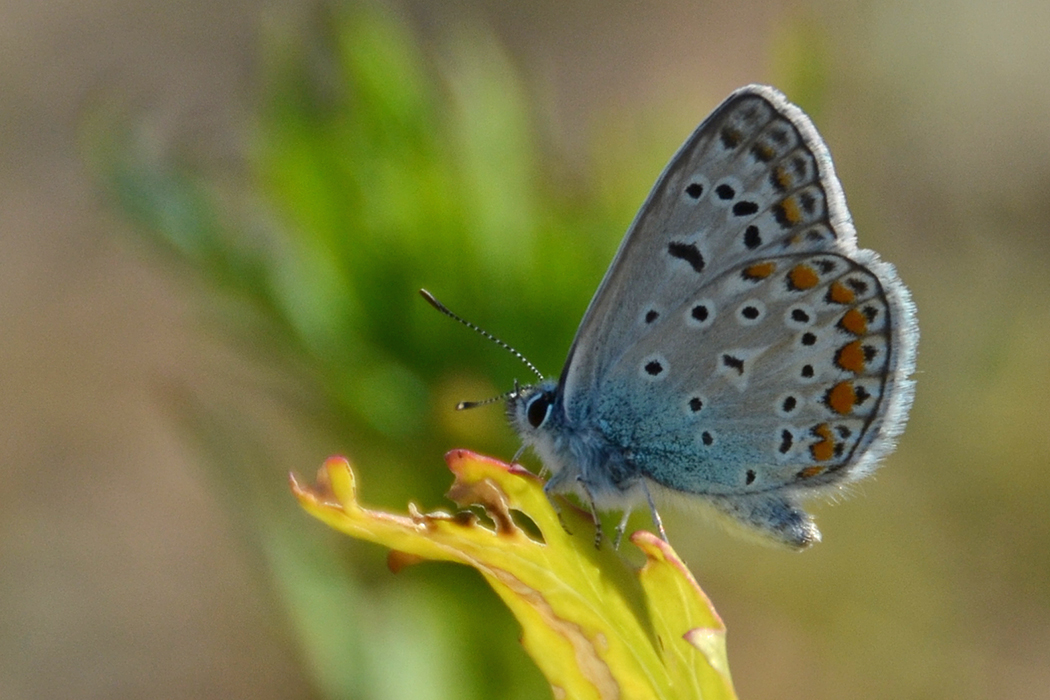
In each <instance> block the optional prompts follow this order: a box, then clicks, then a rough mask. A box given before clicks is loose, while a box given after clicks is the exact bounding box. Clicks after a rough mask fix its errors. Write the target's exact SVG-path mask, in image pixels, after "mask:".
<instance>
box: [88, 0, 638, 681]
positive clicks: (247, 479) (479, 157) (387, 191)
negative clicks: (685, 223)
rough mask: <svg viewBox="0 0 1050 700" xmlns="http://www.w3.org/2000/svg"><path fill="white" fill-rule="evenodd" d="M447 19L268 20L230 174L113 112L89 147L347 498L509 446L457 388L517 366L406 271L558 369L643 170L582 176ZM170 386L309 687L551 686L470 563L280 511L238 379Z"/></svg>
mask: <svg viewBox="0 0 1050 700" xmlns="http://www.w3.org/2000/svg"><path fill="white" fill-rule="evenodd" d="M457 31H458V33H456V34H453V35H450V36H446V37H444V38H443V39H442V40H441V41H439V42H436V46H432V47H430V48H428V49H423V48H421V43H420V42H419V41H418V40H417V38H416V37H415V36H413V34H412V33H411V32H410V31H409V30H408V29H407V28H406V26H405V25H404V24H403V23H402V22H401V21H399V20H397V19H395V18H394V17H392V16H391V15H390V14H388V13H386V12H384V11H381V10H378V9H376V8H373V7H370V6H359V5H353V4H347V5H323V6H322V7H321V9H320V10H319V11H318V13H317V15H316V16H315V17H314V21H313V22H312V24H311V25H310V26H309V27H307V28H305V29H304V28H303V27H298V28H295V29H288V28H286V27H280V26H276V25H270V27H269V32H268V34H267V36H266V38H265V42H264V43H265V46H264V70H263V73H264V76H265V78H264V81H263V85H262V89H261V94H260V103H259V105H258V111H257V114H256V118H255V122H254V126H253V130H252V133H251V136H250V139H249V142H250V146H249V147H248V148H247V149H246V153H245V159H244V168H245V169H244V170H243V171H240V170H238V171H236V172H234V173H230V172H229V171H228V170H226V171H222V170H221V169H220V171H219V172H211V171H210V170H209V168H208V167H207V166H206V164H203V163H202V162H201V161H200V159H199V158H195V157H192V156H186V155H185V154H183V155H180V154H179V151H178V149H175V152H174V153H172V152H171V150H170V149H157V148H156V147H155V145H154V144H151V143H149V140H148V139H144V138H143V137H142V135H141V134H140V133H138V132H137V131H136V129H134V128H130V129H127V130H125V131H124V132H122V134H123V135H122V136H117V137H115V136H114V135H113V130H112V129H110V130H109V131H108V132H105V133H106V134H107V136H105V137H104V138H99V139H97V142H96V143H95V144H94V146H95V147H94V148H93V154H94V155H95V156H96V161H95V166H96V167H97V168H98V170H99V171H100V172H101V173H103V176H104V178H105V181H106V183H107V188H108V190H109V192H110V193H111V194H112V196H113V198H114V199H115V200H116V202H117V204H118V205H119V207H120V208H121V209H123V211H125V212H126V213H127V214H128V215H129V216H130V217H131V218H132V219H133V220H134V221H135V222H136V224H137V227H136V229H137V231H139V232H141V233H142V234H143V236H144V237H145V239H146V240H148V241H149V242H150V243H152V244H154V245H155V247H156V248H157V249H158V250H160V251H162V252H163V254H164V255H165V257H166V259H168V260H169V261H170V262H174V263H176V265H177V266H178V267H180V268H182V269H183V270H184V271H190V272H191V273H192V275H193V276H196V277H197V278H198V279H200V280H202V281H204V282H205V283H206V285H207V289H209V290H210V291H209V292H207V293H206V295H204V296H203V298H202V299H203V301H204V302H206V304H205V305H206V312H207V313H206V316H207V317H208V318H210V319H211V322H212V327H213V329H214V330H216V331H219V332H220V333H221V334H223V335H225V336H227V337H229V338H230V339H233V340H235V341H236V344H237V346H238V347H240V348H241V349H242V350H243V351H244V352H245V354H246V356H249V357H253V358H255V359H256V360H259V361H260V362H261V364H262V365H264V366H267V367H270V368H276V369H277V370H278V371H279V372H282V373H286V374H287V376H289V377H291V378H292V381H293V383H294V384H295V387H296V389H295V390H293V391H290V392H286V393H284V394H282V393H281V391H275V390H274V387H273V386H272V385H271V384H268V383H267V382H266V381H260V386H258V387H256V390H260V389H261V390H262V391H264V392H265V391H271V392H273V393H276V394H278V395H279V396H282V397H283V398H284V399H285V400H286V401H287V403H286V406H287V408H288V409H289V410H291V411H294V412H298V413H299V415H298V419H300V420H303V421H306V422H308V423H312V424H313V426H314V427H313V428H312V429H313V430H315V431H316V430H320V431H321V433H323V434H325V435H328V436H329V437H327V438H325V444H331V445H335V446H336V449H339V450H342V451H345V452H346V453H347V454H348V455H350V456H351V458H352V459H354V460H355V462H357V463H359V464H360V465H361V468H360V471H361V479H362V482H363V487H364V499H365V500H366V502H370V503H378V504H382V505H389V506H397V507H399V508H400V507H403V504H404V502H405V501H406V500H408V499H420V500H422V501H423V502H424V504H425V505H427V506H432V505H440V504H441V503H442V499H441V493H442V492H443V490H444V489H445V488H447V486H448V482H449V476H448V472H447V471H446V470H445V469H444V468H443V466H442V464H441V459H440V458H441V455H442V453H443V452H444V451H445V450H446V449H449V448H451V447H454V446H469V447H471V448H473V449H479V450H483V451H489V452H492V453H494V454H500V455H503V456H506V457H509V456H510V455H511V454H512V453H513V450H514V449H515V447H516V439H514V438H513V437H512V435H511V431H510V430H509V429H507V428H506V427H505V424H504V419H503V415H502V410H501V408H500V407H499V405H494V406H491V407H489V408H485V409H478V410H476V411H472V412H470V413H469V415H463V414H454V411H453V406H454V405H455V402H456V401H458V400H462V399H477V398H485V397H487V396H489V395H493V394H495V393H499V392H501V391H504V390H506V389H508V388H510V387H511V386H512V382H513V380H514V379H515V378H520V379H522V380H531V379H532V377H531V376H529V374H530V373H529V372H528V370H527V369H526V368H525V367H523V366H522V365H520V364H518V362H517V360H516V359H514V358H513V357H511V356H509V355H508V354H507V353H505V352H503V351H502V350H500V349H498V348H496V347H495V346H493V345H491V344H490V343H488V342H487V341H484V340H483V339H481V338H478V337H475V336H472V335H471V334H470V333H469V332H467V331H465V330H464V329H463V328H462V327H460V326H458V325H457V324H455V323H453V322H451V321H450V320H449V319H447V318H444V317H443V316H441V315H439V314H437V313H435V312H434V311H433V309H431V308H430V307H429V306H427V304H425V303H424V302H423V301H422V300H421V299H420V298H419V296H418V294H417V289H418V288H420V287H423V286H425V287H427V288H429V289H430V290H432V291H433V292H434V293H435V294H436V295H437V296H438V297H439V298H440V299H442V300H443V301H444V302H445V303H447V304H448V305H449V306H451V307H452V308H453V309H457V310H459V311H460V312H461V313H463V314H464V315H467V316H469V317H470V318H471V319H473V320H474V321H476V322H477V323H478V324H479V325H481V326H483V327H486V328H488V329H491V330H492V331H493V332H496V333H498V334H499V335H501V336H503V337H505V339H506V340H507V341H508V342H511V343H513V344H515V345H519V346H521V349H522V351H523V352H525V353H526V354H527V355H529V356H530V357H531V358H532V360H533V361H534V362H535V363H536V364H537V365H538V366H539V367H541V368H544V370H545V371H547V372H548V373H551V374H553V373H556V372H557V371H558V370H559V369H560V367H561V364H562V362H563V361H564V356H565V353H566V352H567V350H568V345H569V342H570V341H571V338H572V335H573V332H574V329H575V326H576V323H577V322H578V320H579V318H580V317H581V315H582V313H583V311H584V309H585V307H586V304H587V302H588V300H589V298H590V295H591V294H592V293H593V290H594V289H595V288H596V286H597V283H598V281H599V280H600V278H601V275H602V274H603V272H604V269H605V267H606V266H607V264H608V262H609V260H610V259H611V257H612V254H613V252H614V251H615V247H616V245H617V244H618V242H619V239H620V237H621V235H622V232H623V230H624V229H625V226H626V224H627V222H628V221H629V220H630V217H631V216H632V215H633V211H634V209H635V208H636V207H637V205H638V204H639V203H640V201H641V197H642V196H643V194H644V192H645V188H646V187H648V184H649V183H651V181H652V179H653V177H654V176H655V174H656V172H657V171H656V170H655V167H654V170H653V171H652V172H650V173H646V172H644V170H642V171H641V172H633V171H632V172H630V173H628V174H627V175H626V176H625V177H622V178H616V177H606V178H604V179H602V180H601V181H600V182H597V181H596V182H593V183H592V182H588V183H581V182H580V181H579V180H577V179H575V178H574V177H573V176H572V175H571V173H568V172H566V171H558V170H557V169H556V168H555V167H554V166H553V165H552V164H551V163H547V162H545V161H544V160H543V159H542V158H541V157H540V156H538V155H537V154H538V153H540V152H541V150H542V148H541V140H542V139H541V136H540V135H541V134H542V133H543V131H542V128H539V126H538V122H539V120H538V118H537V114H536V113H535V112H534V110H533V109H532V107H531V103H530V100H529V97H528V92H527V90H526V88H525V87H524V84H523V80H522V78H521V77H520V76H519V75H518V74H517V72H516V71H515V69H514V67H513V66H512V65H511V63H510V61H509V60H508V58H507V56H506V55H505V54H504V53H503V52H502V51H501V49H500V47H499V46H498V45H497V44H496V43H495V42H494V41H493V40H492V39H491V38H490V37H489V35H487V34H486V33H485V32H484V31H483V30H481V29H478V28H474V29H463V28H460V29H459V30H457ZM114 139H116V140H115V141H114ZM158 151H159V154H158ZM654 163H655V161H654ZM656 167H658V166H656ZM211 170H215V168H211ZM487 378H499V379H498V381H500V385H499V386H494V385H492V384H491V383H490V381H489V380H488V379H487ZM172 398H173V401H172V403H173V404H174V408H175V410H176V411H177V412H178V413H179V415H180V416H182V418H183V419H184V420H185V421H186V422H187V423H188V425H189V426H190V427H191V428H192V430H193V432H194V433H195V434H196V435H197V436H198V437H199V438H201V444H202V446H203V447H204V448H205V449H206V454H207V455H208V457H209V462H210V464H211V465H212V467H213V469H214V477H215V483H217V484H220V485H222V486H223V487H224V491H223V493H224V494H225V496H226V498H227V501H228V503H229V504H230V505H231V507H232V508H234V512H235V513H236V519H237V520H238V522H239V523H240V524H241V526H242V528H243V530H244V534H245V536H246V540H247V541H249V542H250V543H252V544H253V545H254V549H255V551H257V553H258V554H259V563H260V566H261V568H262V569H263V570H265V571H266V572H268V574H269V576H270V577H271V579H272V590H273V591H274V592H275V600H276V601H277V602H278V603H279V604H280V605H281V606H282V607H283V608H284V609H285V610H287V613H288V615H287V620H288V627H289V630H290V632H291V634H292V635H293V636H294V637H295V639H296V640H297V644H298V645H299V647H300V648H301V649H302V650H303V659H304V663H305V664H306V665H307V667H308V669H309V673H310V674H311V676H312V677H314V678H316V679H317V688H318V691H319V692H320V693H321V695H322V696H324V697H329V698H344V697H354V698H399V697H413V698H441V697H457V698H471V697H477V698H491V697H501V698H514V697H521V698H526V697H544V696H546V695H548V694H549V692H550V691H549V689H548V688H547V687H546V685H545V683H544V682H543V680H542V677H541V676H540V675H539V674H538V673H537V672H536V671H535V669H533V668H532V667H531V664H530V663H529V661H528V660H527V657H526V656H525V654H524V653H523V652H522V651H521V650H520V648H518V647H517V645H516V643H515V639H516V636H517V634H518V632H517V630H516V625H515V624H514V623H513V620H512V619H511V618H510V616H509V615H508V614H507V613H506V611H504V610H502V609H501V608H500V606H499V604H498V603H497V601H496V599H495V597H494V596H492V595H491V593H489V592H488V591H484V592H483V588H484V587H483V584H482V583H481V581H480V580H479V579H477V578H475V577H473V576H468V575H466V574H464V573H460V572H452V571H443V570H438V571H436V572H435V571H431V572H429V573H425V574H418V575H417V574H414V573H413V574H407V573H406V574H402V575H401V576H399V577H398V580H396V581H394V580H392V577H391V575H390V574H388V573H386V572H384V571H382V570H381V568H380V567H381V566H382V560H381V559H380V558H379V557H378V556H377V555H376V554H375V553H374V552H369V551H364V550H363V549H359V548H358V549H351V550H350V551H349V552H348V551H347V550H346V549H345V545H344V544H342V543H340V542H336V541H333V540H332V539H331V538H330V537H328V536H327V535H325V534H324V533H317V532H316V526H315V525H314V524H313V523H310V522H307V521H305V520H304V519H303V518H301V517H299V516H298V514H296V513H294V512H290V511H291V510H294V509H295V504H294V501H293V500H292V499H291V498H290V496H289V495H288V494H287V491H286V490H285V488H286V486H285V482H284V479H283V478H282V477H281V476H280V472H281V468H282V465H281V464H280V463H279V460H278V459H277V458H276V457H274V456H272V455H270V454H268V453H269V452H270V451H271V449H272V448H273V442H274V441H275V440H276V439H277V438H276V437H275V436H273V435H269V434H267V430H266V429H265V428H264V427H261V426H260V425H255V426H253V424H252V423H253V421H252V419H251V417H250V416H251V408H250V404H252V403H253V399H252V393H251V391H246V392H245V393H244V394H243V395H242V396H241V398H240V399H239V400H234V401H232V402H231V401H230V400H229V399H226V400H225V403H223V402H222V401H220V402H219V403H218V404H216V402H214V401H209V400H206V399H204V398H203V397H201V396H200V395H198V394H197V393H195V392H193V391H182V390H179V391H177V392H175V394H174V395H173V396H172ZM238 401H239V402H243V404H244V405H241V406H238V405H236V404H237V403H238ZM428 464H432V465H433V468H432V469H426V468H421V465H428ZM316 466H318V464H317V463H302V462H299V463H296V464H293V465H292V468H294V469H296V470H297V471H300V472H302V471H306V472H309V471H311V470H313V469H314V468H315V467H316ZM284 468H287V465H284ZM246 484H254V487H253V488H254V490H253V491H252V492H250V493H245V485H246ZM413 576H415V577H416V578H413ZM423 580H425V582H426V585H423V584H422V583H421V582H422V581H423Z"/></svg>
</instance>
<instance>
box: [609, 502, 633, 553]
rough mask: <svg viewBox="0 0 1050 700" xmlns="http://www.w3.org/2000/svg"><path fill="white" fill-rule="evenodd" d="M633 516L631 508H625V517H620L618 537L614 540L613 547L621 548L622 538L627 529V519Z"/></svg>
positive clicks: (617, 528)
mask: <svg viewBox="0 0 1050 700" xmlns="http://www.w3.org/2000/svg"><path fill="white" fill-rule="evenodd" d="M630 517H631V509H630V508H625V509H624V511H623V517H622V518H620V524H619V525H617V526H616V538H615V539H614V540H613V549H619V548H620V540H622V539H623V533H624V530H626V529H627V519H628V518H630Z"/></svg>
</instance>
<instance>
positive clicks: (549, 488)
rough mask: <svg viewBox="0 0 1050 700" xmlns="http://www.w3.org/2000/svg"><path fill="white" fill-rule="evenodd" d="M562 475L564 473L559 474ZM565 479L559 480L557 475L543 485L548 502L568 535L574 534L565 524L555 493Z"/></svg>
mask: <svg viewBox="0 0 1050 700" xmlns="http://www.w3.org/2000/svg"><path fill="white" fill-rule="evenodd" d="M559 473H562V472H559ZM562 481H563V479H559V478H558V477H557V475H554V476H552V477H551V478H550V479H547V483H546V484H544V485H543V493H544V495H545V496H546V497H547V501H548V502H549V503H550V504H551V508H553V509H554V512H555V513H557V514H558V522H559V523H561V529H562V530H565V532H567V533H568V534H570V535H571V534H572V530H570V529H569V526H568V525H566V524H565V518H563V517H562V512H561V504H559V503H558V501H556V500H555V499H554V495H555V493H557V491H558V488H559V485H560V483H561V482H562Z"/></svg>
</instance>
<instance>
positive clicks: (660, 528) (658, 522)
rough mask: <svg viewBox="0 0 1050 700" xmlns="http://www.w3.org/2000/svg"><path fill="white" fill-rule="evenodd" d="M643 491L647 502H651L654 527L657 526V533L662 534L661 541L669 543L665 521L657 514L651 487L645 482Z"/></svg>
mask: <svg viewBox="0 0 1050 700" xmlns="http://www.w3.org/2000/svg"><path fill="white" fill-rule="evenodd" d="M642 490H643V491H645V500H647V501H649V513H650V514H651V515H652V517H653V525H656V529H657V531H658V532H659V533H660V539H661V540H663V541H664V542H667V532H666V531H665V530H664V521H663V519H662V518H661V517H660V514H659V513H657V512H656V503H654V502H653V496H652V494H651V493H649V487H648V486H646V485H645V481H644V480H643V481H642Z"/></svg>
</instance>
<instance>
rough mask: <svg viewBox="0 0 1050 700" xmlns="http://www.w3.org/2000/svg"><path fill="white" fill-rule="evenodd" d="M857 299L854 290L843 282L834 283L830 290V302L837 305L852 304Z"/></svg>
mask: <svg viewBox="0 0 1050 700" xmlns="http://www.w3.org/2000/svg"><path fill="white" fill-rule="evenodd" d="M856 297H857V295H856V294H854V293H853V290H852V289H850V288H849V287H847V286H846V285H844V284H842V283H841V282H832V283H831V288H830V289H828V301H830V302H833V303H835V304H852V303H853V300H854V299H855V298H856Z"/></svg>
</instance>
